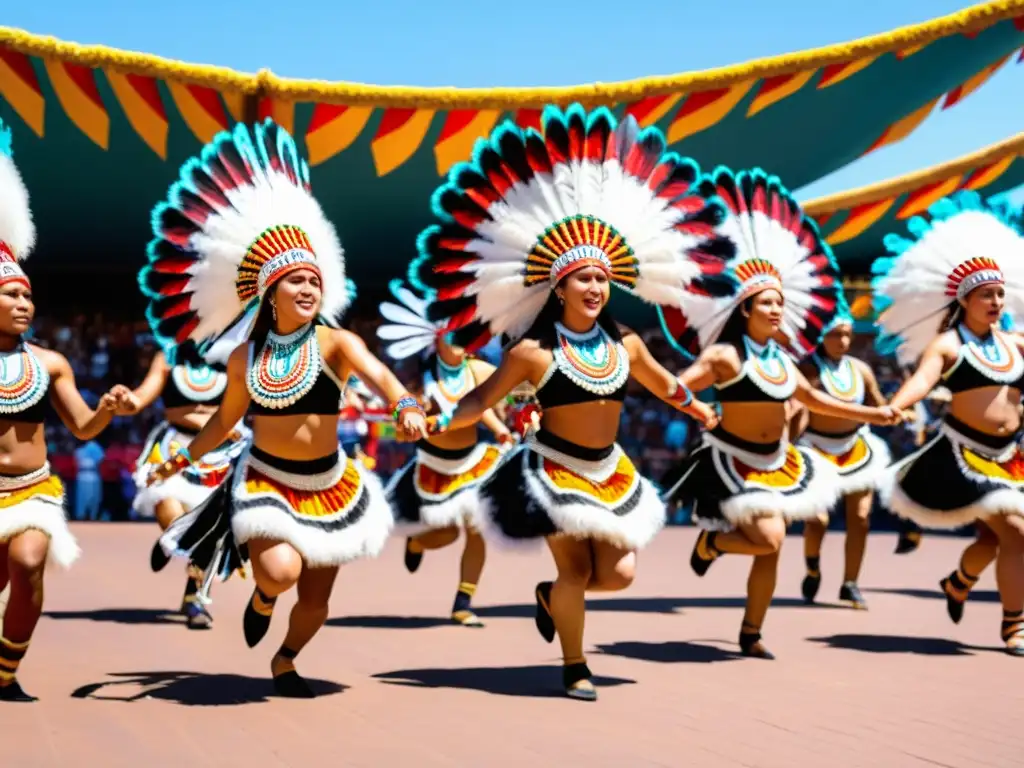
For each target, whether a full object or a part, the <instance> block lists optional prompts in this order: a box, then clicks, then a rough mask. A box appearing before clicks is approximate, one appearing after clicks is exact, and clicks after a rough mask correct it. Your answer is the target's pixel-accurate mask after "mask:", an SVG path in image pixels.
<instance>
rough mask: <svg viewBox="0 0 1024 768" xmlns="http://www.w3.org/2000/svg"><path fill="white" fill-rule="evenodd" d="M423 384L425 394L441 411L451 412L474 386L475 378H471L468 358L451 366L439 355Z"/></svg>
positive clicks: (471, 373)
mask: <svg viewBox="0 0 1024 768" xmlns="http://www.w3.org/2000/svg"><path fill="white" fill-rule="evenodd" d="M424 385H425V386H424V389H425V390H426V392H427V394H428V395H429V396H430V397H431V398H432V399H433V400H434V402H435V403H437V406H438V408H440V409H441V411H442V412H443V413H451V412H452V411H454V410H455V406H456V405H458V402H459V400H461V399H462V398H464V397H465V396H466V395H467V394H468V393H469V392H470V391H471V390H472V389H473V387H475V386H476V379H474V378H473V372H472V371H471V370H470V368H469V361H468V360H463V361H462V363H461V364H460V365H457V366H452V365H447V364H446V363H445V362H444V361H443V360H441V358H440V357H439V358H437V368H436V371H435V372H434V373H433V374H428V375H427V377H426V380H425V381H424Z"/></svg>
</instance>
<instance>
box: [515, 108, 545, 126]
mask: <svg viewBox="0 0 1024 768" xmlns="http://www.w3.org/2000/svg"><path fill="white" fill-rule="evenodd" d="M541 112H542V110H539V109H520V110H518V111H517V112H516V116H515V123H516V125H518V126H519V127H520V128H533V129H534V130H537V131H539V130H540V116H541Z"/></svg>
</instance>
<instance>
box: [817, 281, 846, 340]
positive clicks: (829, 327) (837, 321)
mask: <svg viewBox="0 0 1024 768" xmlns="http://www.w3.org/2000/svg"><path fill="white" fill-rule="evenodd" d="M838 298H839V301H838V303H837V304H836V313H835V315H833V316H832V319H831V320H830V321H829V322H827V323H826V324H825V327H824V328H822V329H821V335H822V338H824V337H825V336H827V335H828V334H829V333H831V332H832V331H834V330H835V329H836V328H838V327H839V326H841V325H848V326H850V327H851V328H852V327H853V313H852V312H851V310H850V305H849V304H847V303H846V295H845V293H844V292H843V290H842V288H841V287H840V289H839V297H838Z"/></svg>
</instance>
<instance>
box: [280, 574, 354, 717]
mask: <svg viewBox="0 0 1024 768" xmlns="http://www.w3.org/2000/svg"><path fill="white" fill-rule="evenodd" d="M337 578H338V567H337V566H335V567H332V568H303V569H302V574H301V575H300V576H299V580H298V585H297V592H298V600H296V601H295V607H293V608H292V613H291V616H290V617H289V619H288V633H287V634H286V635H285V636H284V642H283V643H282V644H281V647H280V648H279V649H278V651H277V654H276V655H275V656H274V658H273V659H272V660H271V662H270V671H271V674H273V676H274V689H275V690H276V691H277V693H278V695H279V696H285V697H288V698H294V699H311V698H313V697H314V696H315V694H314V693H313V691H312V690H311V689H310V687H309V685H307V683H306V681H305V680H303V679H302V677H300V676H299V673H298V672H296V671H295V657H296V656H298V655H299V652H300V651H301V650H302V649H303V648H305V647H306V644H307V643H309V641H310V640H312V639H313V636H314V635H315V634H316V633H317V632H319V631H320V627H322V626H323V625H324V622H325V621H327V614H328V612H329V610H330V608H329V602H330V599H331V590H333V589H334V582H335V580H336V579H337Z"/></svg>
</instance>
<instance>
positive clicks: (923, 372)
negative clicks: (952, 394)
mask: <svg viewBox="0 0 1024 768" xmlns="http://www.w3.org/2000/svg"><path fill="white" fill-rule="evenodd" d="M948 346H949V342H948V341H947V340H946V339H944V338H943V337H941V336H940V337H939V338H937V339H936V340H935V341H933V342H932V343H931V344H929V345H928V348H927V349H926V350H925V351H924V354H923V355H922V356H921V362H920V363H919V364H918V366H917V370H916V371H914V373H913V375H911V376H910V378H908V379H907V380H906V381H904V382H903V386H901V387H900V388H899V391H898V392H897V393H896V394H895V395H893V396H892V400H891V401H890V405H892V406H893V407H894V408H900V409H903V408H910V407H911V406H913V405H916V404H917V403H919V402H920V401H921V400H923V399H924V398H925V397H927V396H928V393H929V392H931V391H932V390H933V389H935V386H936V385H937V384H938V383H939V381H940V379H941V378H942V369H943V368H945V365H946V361H945V354H946V352H947V351H948V350H947V347H948Z"/></svg>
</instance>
